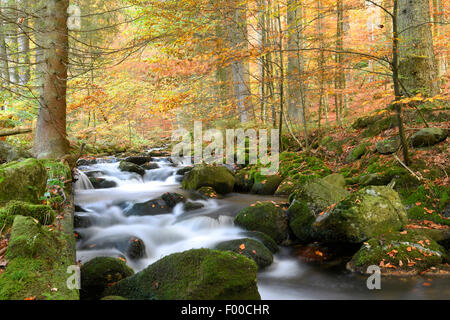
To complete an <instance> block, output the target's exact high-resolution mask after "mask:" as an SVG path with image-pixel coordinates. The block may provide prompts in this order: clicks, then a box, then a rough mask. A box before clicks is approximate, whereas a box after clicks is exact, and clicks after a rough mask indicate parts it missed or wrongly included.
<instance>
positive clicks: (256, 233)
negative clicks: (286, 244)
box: [242, 231, 280, 253]
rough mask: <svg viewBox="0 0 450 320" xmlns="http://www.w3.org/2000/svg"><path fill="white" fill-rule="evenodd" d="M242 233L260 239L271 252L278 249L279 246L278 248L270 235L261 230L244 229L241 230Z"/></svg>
mask: <svg viewBox="0 0 450 320" xmlns="http://www.w3.org/2000/svg"><path fill="white" fill-rule="evenodd" d="M242 235H243V236H245V237H249V238H253V239H256V240H258V241H260V242H261V243H262V244H263V245H265V246H266V248H267V249H269V250H270V252H272V253H277V252H278V251H280V248H278V245H277V243H276V242H275V241H274V240H273V239H272V238H271V237H269V236H268V235H267V234H265V233H263V232H259V231H245V232H242Z"/></svg>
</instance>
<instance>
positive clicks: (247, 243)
mask: <svg viewBox="0 0 450 320" xmlns="http://www.w3.org/2000/svg"><path fill="white" fill-rule="evenodd" d="M214 249H216V250H221V251H233V252H235V253H238V254H242V255H244V256H246V257H247V258H250V259H252V260H253V261H255V262H256V264H257V265H258V268H259V269H264V268H265V267H267V266H270V265H271V264H272V263H273V256H272V253H271V252H270V250H269V249H268V248H266V247H265V246H264V244H263V243H261V242H259V241H257V240H254V239H249V238H244V239H236V240H230V241H223V242H221V243H219V244H217V245H216V246H215V248H214Z"/></svg>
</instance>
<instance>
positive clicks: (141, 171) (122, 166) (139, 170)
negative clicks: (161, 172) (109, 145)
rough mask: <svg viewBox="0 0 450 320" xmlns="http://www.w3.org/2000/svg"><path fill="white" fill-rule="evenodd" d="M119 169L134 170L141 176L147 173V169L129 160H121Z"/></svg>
mask: <svg viewBox="0 0 450 320" xmlns="http://www.w3.org/2000/svg"><path fill="white" fill-rule="evenodd" d="M119 169H120V170H121V171H127V172H134V173H137V174H139V175H141V176H143V175H145V170H144V169H143V168H142V167H141V166H139V165H137V164H134V163H131V162H127V161H121V162H120V165H119Z"/></svg>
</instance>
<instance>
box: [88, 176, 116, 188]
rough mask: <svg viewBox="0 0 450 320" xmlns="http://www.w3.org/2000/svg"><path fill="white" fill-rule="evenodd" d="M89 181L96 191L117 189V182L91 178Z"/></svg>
mask: <svg viewBox="0 0 450 320" xmlns="http://www.w3.org/2000/svg"><path fill="white" fill-rule="evenodd" d="M89 181H91V183H92V186H93V187H94V188H95V189H110V188H116V187H117V182H115V181H111V180H106V179H103V178H96V177H90V178H89Z"/></svg>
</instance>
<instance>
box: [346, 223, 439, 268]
mask: <svg viewBox="0 0 450 320" xmlns="http://www.w3.org/2000/svg"><path fill="white" fill-rule="evenodd" d="M447 260H448V256H447V253H446V251H445V249H444V248H443V247H441V246H440V245H439V244H437V243H436V241H434V240H433V239H432V238H429V237H427V236H426V235H425V234H424V233H422V232H420V231H416V230H407V231H406V232H405V231H404V232H392V233H386V234H384V235H379V236H378V237H375V238H372V239H370V240H368V241H367V242H365V243H364V244H363V245H362V247H361V249H360V250H359V251H358V252H357V253H356V254H355V255H354V256H353V258H352V260H351V261H350V262H349V263H348V264H347V269H349V270H350V271H353V272H358V273H362V274H365V273H367V272H368V271H367V269H368V267H369V266H371V265H376V266H379V267H380V268H381V273H382V274H398V275H417V274H418V273H420V272H422V271H425V270H428V269H429V268H433V267H436V266H438V265H440V264H442V263H445V262H446V261H447Z"/></svg>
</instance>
